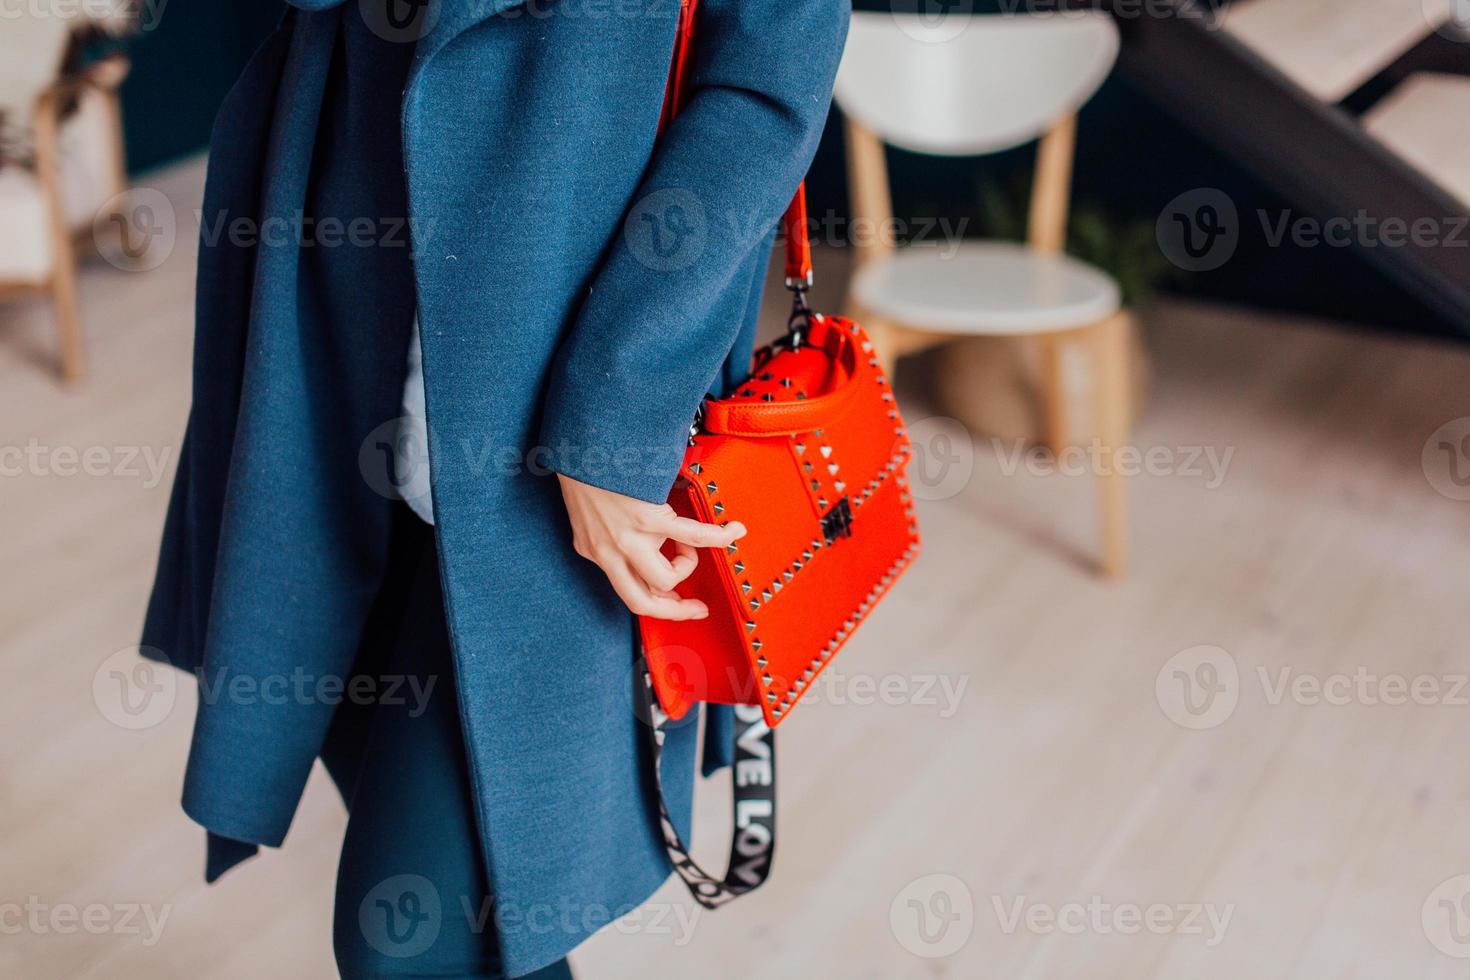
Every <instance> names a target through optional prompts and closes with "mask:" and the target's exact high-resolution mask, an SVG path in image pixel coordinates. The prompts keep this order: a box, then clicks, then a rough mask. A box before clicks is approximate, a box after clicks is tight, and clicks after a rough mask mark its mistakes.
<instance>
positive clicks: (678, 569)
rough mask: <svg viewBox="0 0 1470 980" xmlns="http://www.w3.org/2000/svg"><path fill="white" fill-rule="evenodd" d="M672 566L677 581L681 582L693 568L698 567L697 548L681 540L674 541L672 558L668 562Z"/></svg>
mask: <svg viewBox="0 0 1470 980" xmlns="http://www.w3.org/2000/svg"><path fill="white" fill-rule="evenodd" d="M669 564H670V565H672V566H673V568H674V574H675V575H677V576H678V581H679V582H682V581H684V580H685V579H686V578H688V577H689V576H690V575H693V574H694V569H696V568H697V567H699V549H697V548H694V547H692V546H690V545H687V544H685V543H684V542H682V541H675V542H674V559H673V561H671V562H670V563H669Z"/></svg>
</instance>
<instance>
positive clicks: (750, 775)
mask: <svg viewBox="0 0 1470 980" xmlns="http://www.w3.org/2000/svg"><path fill="white" fill-rule="evenodd" d="M637 669H638V675H639V676H640V677H642V683H641V684H639V685H638V688H639V689H640V691H641V695H640V700H641V702H642V705H641V707H642V708H643V717H644V719H645V721H647V722H648V730H649V731H650V732H651V733H652V737H651V738H650V739H649V744H650V745H651V746H652V750H653V773H654V782H655V784H657V786H658V821H659V828H660V830H661V831H662V832H663V837H664V847H665V848H666V849H667V850H668V852H669V860H670V861H672V862H673V865H674V870H675V871H676V872H678V874H679V877H680V878H683V879H684V884H685V885H687V886H689V891H690V893H691V894H693V895H694V900H695V901H696V902H698V903H699V904H700V905H703V906H704V907H705V908H707V909H717V908H719V907H720V906H721V905H724V904H725V903H727V902H730V901H733V900H734V899H736V898H739V897H740V896H741V895H744V894H745V893H746V892H750V891H754V890H755V889H757V888H759V887H760V886H761V884H762V883H763V882H764V881H765V880H766V878H767V876H769V875H770V873H771V860H772V858H773V856H774V855H775V852H776V735H775V733H774V732H772V731H771V729H770V728H769V727H768V726H767V725H766V719H765V716H764V715H763V714H762V713H761V709H760V707H759V706H758V705H746V704H740V705H736V706H735V767H734V770H733V775H734V779H735V793H734V807H733V810H734V815H735V826H734V829H733V832H732V834H731V838H730V865H729V869H728V870H727V871H726V872H725V877H724V878H723V879H721V878H716V877H715V876H714V875H711V874H710V873H709V872H707V871H705V870H704V869H703V868H701V867H700V866H699V865H698V864H696V863H695V861H694V858H693V857H691V856H690V854H689V848H687V847H685V846H684V842H683V840H681V839H680V838H679V832H678V831H677V830H675V829H674V822H673V821H672V820H671V819H669V807H668V804H667V803H666V802H665V801H664V790H663V781H662V780H661V779H660V778H659V764H660V761H661V759H662V757H663V747H664V737H665V735H666V734H667V732H668V727H669V716H668V715H667V714H666V713H665V712H664V710H663V708H661V707H659V704H658V698H657V697H656V696H655V695H654V691H653V679H652V678H651V677H650V676H649V674H648V668H647V666H646V665H645V664H644V662H643V660H642V658H640V659H639V661H638V666H637Z"/></svg>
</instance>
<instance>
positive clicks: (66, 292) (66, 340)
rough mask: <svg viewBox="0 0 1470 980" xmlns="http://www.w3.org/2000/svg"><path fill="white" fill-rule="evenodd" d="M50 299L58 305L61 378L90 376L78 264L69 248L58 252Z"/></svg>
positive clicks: (53, 271)
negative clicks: (78, 287)
mask: <svg viewBox="0 0 1470 980" xmlns="http://www.w3.org/2000/svg"><path fill="white" fill-rule="evenodd" d="M51 298H52V302H53V303H54V304H55V306H56V329H57V339H58V341H59V350H60V355H61V377H62V379H63V380H65V381H80V380H81V379H82V378H83V377H85V376H86V373H87V354H86V347H85V345H84V343H83V340H82V324H81V317H80V315H79V313H78V311H77V277H76V263H75V259H74V257H73V255H72V252H71V249H70V247H68V248H66V249H64V250H59V254H58V255H57V256H56V258H55V268H54V269H53V270H52V272H51Z"/></svg>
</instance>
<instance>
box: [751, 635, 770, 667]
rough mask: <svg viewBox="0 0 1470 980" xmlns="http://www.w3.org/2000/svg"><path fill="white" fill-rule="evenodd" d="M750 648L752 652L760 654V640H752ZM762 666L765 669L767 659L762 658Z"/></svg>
mask: <svg viewBox="0 0 1470 980" xmlns="http://www.w3.org/2000/svg"><path fill="white" fill-rule="evenodd" d="M750 648H751V649H752V650H754V651H755V652H756V653H760V650H761V641H760V640H758V639H755V640H751V641H750ZM760 664H761V666H762V667H764V666H765V665H766V658H765V657H761V658H760Z"/></svg>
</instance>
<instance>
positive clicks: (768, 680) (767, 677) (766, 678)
mask: <svg viewBox="0 0 1470 980" xmlns="http://www.w3.org/2000/svg"><path fill="white" fill-rule="evenodd" d="M761 683H763V684H766V685H769V684H770V683H771V675H770V674H762V675H761Z"/></svg>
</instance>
